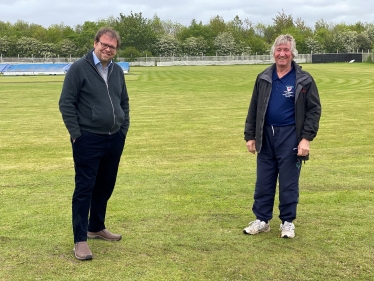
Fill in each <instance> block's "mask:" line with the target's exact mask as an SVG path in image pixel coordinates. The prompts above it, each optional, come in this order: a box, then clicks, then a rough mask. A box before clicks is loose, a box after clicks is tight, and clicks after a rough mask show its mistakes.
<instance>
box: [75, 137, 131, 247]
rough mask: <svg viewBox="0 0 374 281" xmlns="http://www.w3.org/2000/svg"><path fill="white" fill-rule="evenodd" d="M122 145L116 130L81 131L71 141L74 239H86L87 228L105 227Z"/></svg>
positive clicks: (92, 229)
mask: <svg viewBox="0 0 374 281" xmlns="http://www.w3.org/2000/svg"><path fill="white" fill-rule="evenodd" d="M124 145H125V138H124V136H123V135H122V133H121V132H120V131H119V132H117V133H116V134H113V135H97V134H92V133H89V132H86V131H82V135H81V136H80V137H79V138H78V139H76V141H75V142H74V143H73V144H72V147H73V158H74V167H75V190H74V194H73V200H72V216H73V218H72V220H73V233H74V243H76V242H80V241H86V240H87V230H88V231H92V232H97V231H100V230H102V229H104V228H105V224H104V222H105V214H106V207H107V202H108V200H109V198H110V196H111V195H112V192H113V189H114V185H115V183H116V178H117V171H118V165H119V162H120V159H121V155H122V151H123V148H124Z"/></svg>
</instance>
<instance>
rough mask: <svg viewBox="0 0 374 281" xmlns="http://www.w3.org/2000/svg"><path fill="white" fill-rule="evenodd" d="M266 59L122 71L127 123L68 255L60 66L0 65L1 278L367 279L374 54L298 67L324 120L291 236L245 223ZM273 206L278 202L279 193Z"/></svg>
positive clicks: (371, 251)
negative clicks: (45, 71)
mask: <svg viewBox="0 0 374 281" xmlns="http://www.w3.org/2000/svg"><path fill="white" fill-rule="evenodd" d="M264 67H265V66H263V65H249V66H219V67H218V66H199V67H188V66H185V67H149V68H136V67H133V68H132V69H131V74H129V75H126V79H127V85H128V90H129V95H130V102H131V104H130V105H131V126H130V130H129V134H128V138H127V143H126V148H125V151H124V154H123V158H122V162H121V166H120V171H119V175H118V180H117V186H116V189H115V191H114V194H113V196H112V198H111V200H110V201H109V206H108V215H107V226H108V228H109V229H110V230H111V231H113V232H116V233H121V234H122V235H123V237H124V238H123V240H122V241H119V242H114V243H108V242H105V241H98V240H93V241H91V240H90V241H89V245H90V247H91V250H92V251H93V253H94V259H93V260H92V261H88V262H81V261H78V260H76V259H75V258H74V256H73V253H72V249H73V240H72V239H73V238H72V230H71V196H72V192H73V188H74V182H73V181H74V171H73V161H72V156H71V147H70V143H69V136H68V134H67V131H66V128H65V127H64V124H63V122H62V119H61V115H60V112H59V110H58V99H59V95H60V91H61V85H62V81H63V77H62V76H47V77H45V76H31V77H6V76H0V149H1V153H0V198H1V204H0V214H1V221H0V267H1V269H0V280H215V281H218V280H222V281H227V280H373V279H374V272H373V264H374V237H373V234H372V233H373V229H372V226H373V214H374V183H373V181H374V166H373V164H374V152H373V149H372V147H373V145H372V144H373V139H374V122H373V120H374V110H373V105H374V94H373V89H374V75H373V74H374V65H373V64H314V65H313V64H305V65H303V68H304V69H305V70H307V71H309V72H310V73H311V74H312V75H313V77H314V78H315V80H316V82H317V85H318V88H319V91H320V96H321V102H322V119H321V123H320V131H319V134H318V136H317V138H316V139H315V140H314V141H313V142H312V145H311V160H310V161H308V162H307V163H306V164H305V165H303V168H302V175H301V182H300V185H301V186H300V191H301V196H300V203H299V207H298V218H297V220H296V221H295V225H296V237H295V238H294V239H288V240H287V239H279V238H277V237H278V235H279V231H278V228H279V219H278V214H279V213H278V208H277V206H275V208H274V211H275V212H274V218H273V220H272V221H271V227H272V231H271V232H269V233H265V234H260V235H256V236H247V235H244V234H242V229H243V228H244V227H245V226H246V225H247V224H248V222H249V221H251V220H253V219H254V218H253V215H252V212H251V206H252V202H253V201H252V197H253V190H254V182H255V159H256V158H255V156H253V155H252V154H250V153H248V152H247V151H246V147H245V143H244V140H243V128H244V121H245V117H246V114H247V108H248V104H249V99H250V96H251V92H252V87H253V83H254V79H255V77H256V75H257V73H258V72H260V71H261V70H263V69H264ZM276 205H277V202H276Z"/></svg>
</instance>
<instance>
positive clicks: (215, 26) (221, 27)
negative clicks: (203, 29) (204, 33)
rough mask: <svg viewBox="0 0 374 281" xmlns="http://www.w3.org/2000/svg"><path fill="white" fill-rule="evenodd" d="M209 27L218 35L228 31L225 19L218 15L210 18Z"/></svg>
mask: <svg viewBox="0 0 374 281" xmlns="http://www.w3.org/2000/svg"><path fill="white" fill-rule="evenodd" d="M208 27H209V28H210V30H211V32H212V34H213V35H214V36H217V35H218V34H220V33H222V32H224V31H226V23H225V20H224V19H223V18H222V17H221V16H218V15H217V16H215V17H212V18H211V19H210V21H209V24H208Z"/></svg>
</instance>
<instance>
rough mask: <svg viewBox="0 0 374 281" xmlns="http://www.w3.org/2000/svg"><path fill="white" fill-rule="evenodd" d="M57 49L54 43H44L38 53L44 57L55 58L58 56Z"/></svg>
mask: <svg viewBox="0 0 374 281" xmlns="http://www.w3.org/2000/svg"><path fill="white" fill-rule="evenodd" d="M55 49H56V46H55V44H53V43H42V44H41V45H40V47H39V50H38V54H37V55H38V56H41V57H43V58H53V57H56V52H55Z"/></svg>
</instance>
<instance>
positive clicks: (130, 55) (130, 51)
mask: <svg viewBox="0 0 374 281" xmlns="http://www.w3.org/2000/svg"><path fill="white" fill-rule="evenodd" d="M119 55H120V56H121V57H124V58H126V59H128V60H129V61H134V60H135V59H136V58H138V57H140V52H139V51H138V50H137V49H136V48H135V47H127V48H126V49H125V50H123V51H121V52H120V53H119Z"/></svg>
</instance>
